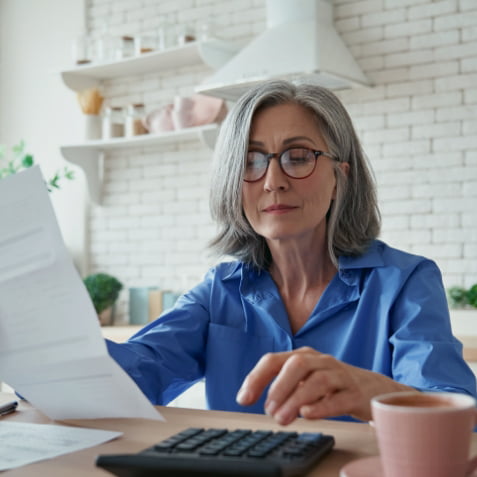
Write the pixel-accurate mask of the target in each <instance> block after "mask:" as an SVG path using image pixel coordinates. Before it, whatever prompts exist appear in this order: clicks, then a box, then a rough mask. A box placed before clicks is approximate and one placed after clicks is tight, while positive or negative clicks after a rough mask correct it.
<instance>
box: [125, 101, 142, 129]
mask: <svg viewBox="0 0 477 477" xmlns="http://www.w3.org/2000/svg"><path fill="white" fill-rule="evenodd" d="M143 118H144V104H142V103H136V104H130V105H129V106H128V107H127V113H126V124H125V133H126V134H125V135H126V136H127V137H132V136H140V135H141V134H146V133H147V129H146V128H145V127H144V125H143V123H142V120H143Z"/></svg>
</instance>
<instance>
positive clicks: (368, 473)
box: [340, 456, 384, 477]
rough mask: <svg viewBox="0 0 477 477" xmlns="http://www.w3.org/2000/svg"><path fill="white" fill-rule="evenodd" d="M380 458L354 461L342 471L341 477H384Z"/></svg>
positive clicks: (374, 457)
mask: <svg viewBox="0 0 477 477" xmlns="http://www.w3.org/2000/svg"><path fill="white" fill-rule="evenodd" d="M383 475H384V474H383V468H382V467H381V459H380V457H379V456H373V457H363V458H362V459H357V460H353V461H352V462H349V463H348V464H346V465H345V466H344V467H343V468H342V469H341V470H340V477H383Z"/></svg>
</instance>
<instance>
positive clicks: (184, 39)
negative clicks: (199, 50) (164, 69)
mask: <svg viewBox="0 0 477 477" xmlns="http://www.w3.org/2000/svg"><path fill="white" fill-rule="evenodd" d="M191 41H195V33H194V30H193V29H192V28H191V27H190V26H188V25H178V26H177V44H178V45H179V46H184V45H185V44H186V43H190V42H191Z"/></svg>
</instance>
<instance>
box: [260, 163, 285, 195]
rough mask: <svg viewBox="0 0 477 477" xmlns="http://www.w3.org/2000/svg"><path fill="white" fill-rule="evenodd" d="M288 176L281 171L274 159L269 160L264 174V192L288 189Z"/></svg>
mask: <svg viewBox="0 0 477 477" xmlns="http://www.w3.org/2000/svg"><path fill="white" fill-rule="evenodd" d="M288 185H289V181H288V176H287V175H286V174H285V173H284V172H283V171H282V168H281V167H280V163H279V162H278V159H277V158H276V157H273V158H271V159H270V162H269V164H268V169H267V172H266V173H265V182H264V184H263V187H264V189H265V190H268V191H272V190H286V189H287V188H288Z"/></svg>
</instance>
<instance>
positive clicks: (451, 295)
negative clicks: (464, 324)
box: [447, 283, 477, 308]
mask: <svg viewBox="0 0 477 477" xmlns="http://www.w3.org/2000/svg"><path fill="white" fill-rule="evenodd" d="M447 299H448V301H449V305H450V307H451V308H477V283H476V284H475V285H472V286H471V287H470V288H469V289H466V288H464V287H460V286H454V287H450V288H449V289H448V290H447Z"/></svg>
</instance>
